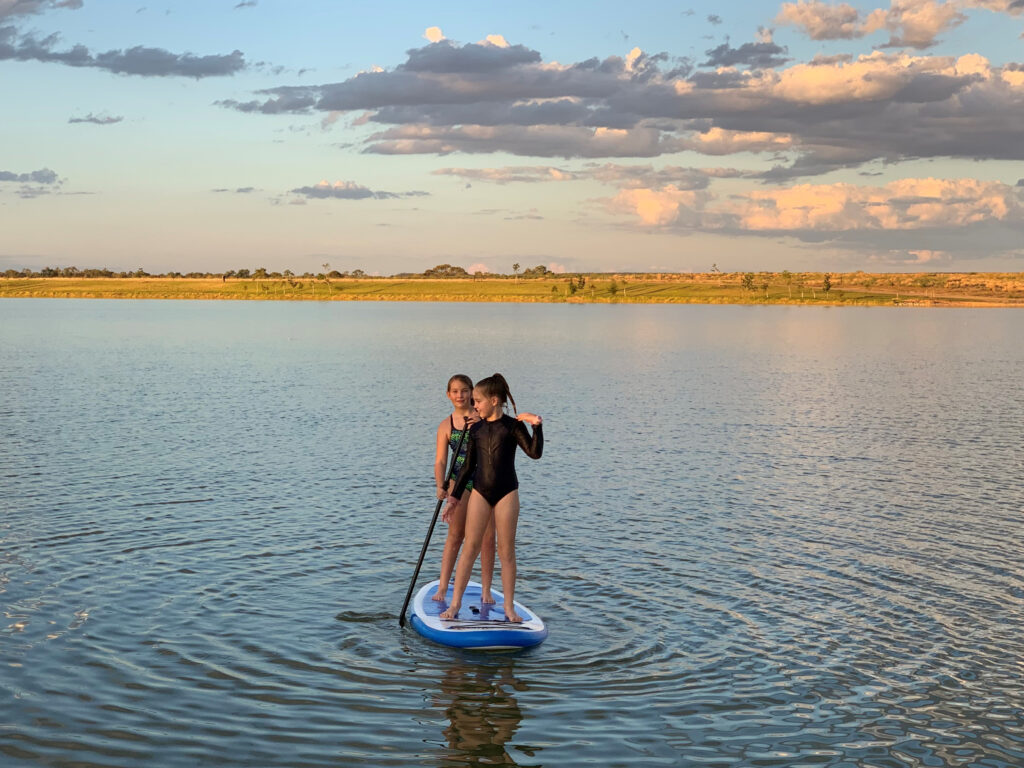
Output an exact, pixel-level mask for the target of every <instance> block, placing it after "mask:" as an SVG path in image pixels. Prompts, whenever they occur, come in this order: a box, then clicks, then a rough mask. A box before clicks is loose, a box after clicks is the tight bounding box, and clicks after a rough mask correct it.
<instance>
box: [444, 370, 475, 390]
mask: <svg viewBox="0 0 1024 768" xmlns="http://www.w3.org/2000/svg"><path fill="white" fill-rule="evenodd" d="M453 381H458V382H461V383H462V384H465V385H466V386H467V387H469V388H470V390H472V389H473V380H472V379H471V378H469V376H467V375H466V374H464V373H456V374H455V375H454V376H452V377H451V378H450V379H448V389H446V390H445V392H451V391H452V382H453Z"/></svg>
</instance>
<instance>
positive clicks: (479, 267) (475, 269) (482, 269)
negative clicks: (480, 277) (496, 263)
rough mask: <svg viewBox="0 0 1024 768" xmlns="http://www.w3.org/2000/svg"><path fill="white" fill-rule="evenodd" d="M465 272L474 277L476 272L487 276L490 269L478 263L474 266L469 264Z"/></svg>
mask: <svg viewBox="0 0 1024 768" xmlns="http://www.w3.org/2000/svg"><path fill="white" fill-rule="evenodd" d="M466 271H467V272H469V274H471V275H475V274H476V273H477V272H483V273H484V274H488V273H490V271H491V268H490V267H488V266H487V265H486V264H484V263H483V262H479V261H478V262H477V263H476V264H470V265H469V266H468V267H466Z"/></svg>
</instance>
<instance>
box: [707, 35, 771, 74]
mask: <svg viewBox="0 0 1024 768" xmlns="http://www.w3.org/2000/svg"><path fill="white" fill-rule="evenodd" d="M705 53H706V54H707V56H708V60H707V61H705V62H704V66H705V67H735V66H737V65H739V66H744V67H754V68H757V69H772V68H774V67H781V66H782V65H783V64H785V63H786V62H787V61H789V57H788V56H784V55H783V54H785V53H787V49H786V48H784V47H782V46H780V45H776V44H775V43H774V42H773V41H772V40H771V39H767V40H762V41H759V42H756V43H744V44H743V45H741V46H740V47H739V48H732V47H730V45H729V43H722V44H721V45H720V46H718V47H717V48H712V49H711V50H708V51H705Z"/></svg>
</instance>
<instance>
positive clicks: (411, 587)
mask: <svg viewBox="0 0 1024 768" xmlns="http://www.w3.org/2000/svg"><path fill="white" fill-rule="evenodd" d="M468 433H469V425H468V424H465V423H463V425H462V434H461V435H459V442H458V445H456V446H455V452H454V453H453V454H452V463H451V465H450V466H449V467H448V473H447V474H446V475H445V478H444V487H445V488H447V487H448V483H449V481H450V480H451V479H452V475H453V474H455V462H456V461H457V460H458V458H459V451H461V450H462V442H463V441H464V440H465V439H466V435H467V434H468ZM444 501H445V500H444V499H438V500H437V506H436V507H434V516H433V517H432V518H430V527H429V528H428V529H427V537H426V538H425V539H424V540H423V546H422V547H421V548H420V557H419V560H417V561H416V570H415V571H413V574H412V581H410V582H409V591H408V592H406V593H405V602H404V603H402V610H401V612H400V613H399V614H398V626H400V627H404V626H405V612H406V610H408V608H409V600H411V599H412V591H413V590H414V589H415V588H416V579H418V578H419V576H420V568H421V567H423V558H424V557H426V554H427V547H429V546H430V537H431V536H432V535H433V533H434V526H435V525H436V524H437V516H438V515H439V514H441V506H442V505H443V504H444Z"/></svg>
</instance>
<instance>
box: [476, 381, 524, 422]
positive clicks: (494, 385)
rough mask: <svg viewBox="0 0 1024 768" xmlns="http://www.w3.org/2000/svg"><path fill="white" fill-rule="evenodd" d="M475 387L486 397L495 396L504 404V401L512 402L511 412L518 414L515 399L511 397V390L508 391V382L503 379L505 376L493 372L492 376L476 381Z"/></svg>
mask: <svg viewBox="0 0 1024 768" xmlns="http://www.w3.org/2000/svg"><path fill="white" fill-rule="evenodd" d="M476 386H477V389H482V390H483V391H484V394H486V395H487V396H488V397H496V398H498V400H499V401H501V403H502V404H503V405H504V404H505V403H512V412H513V413H515V414H518V413H519V412H518V411H517V410H516V401H515V400H514V399H513V398H512V392H510V391H509V388H508V382H507V381H505V377H504V376H502V375H501V374H500V373H495V374H494V375H493V376H488V377H487V378H486V379H481V380H480V381H478V382H477V383H476Z"/></svg>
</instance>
